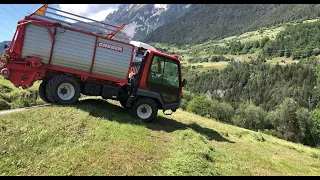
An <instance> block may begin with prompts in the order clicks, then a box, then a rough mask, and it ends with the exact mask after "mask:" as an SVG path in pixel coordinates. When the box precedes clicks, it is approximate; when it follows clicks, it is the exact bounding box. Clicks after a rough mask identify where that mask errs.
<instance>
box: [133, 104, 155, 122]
mask: <svg viewBox="0 0 320 180" xmlns="http://www.w3.org/2000/svg"><path fill="white" fill-rule="evenodd" d="M130 110H131V113H132V115H134V116H136V117H138V118H140V119H142V120H143V121H144V122H146V123H149V122H152V120H153V119H154V118H155V117H156V116H157V114H158V106H157V103H156V102H155V101H154V100H153V99H151V98H142V99H139V100H138V101H136V102H134V104H133V106H132V107H131V109H130Z"/></svg>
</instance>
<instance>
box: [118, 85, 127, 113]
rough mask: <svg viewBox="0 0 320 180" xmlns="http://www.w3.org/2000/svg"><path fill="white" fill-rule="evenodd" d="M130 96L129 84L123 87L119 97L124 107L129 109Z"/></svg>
mask: <svg viewBox="0 0 320 180" xmlns="http://www.w3.org/2000/svg"><path fill="white" fill-rule="evenodd" d="M128 98H129V95H128V93H127V85H124V86H122V87H121V89H120V92H119V97H118V100H119V102H120V104H121V106H122V107H123V108H126V109H129V108H128V107H127V106H126V104H127V101H128Z"/></svg>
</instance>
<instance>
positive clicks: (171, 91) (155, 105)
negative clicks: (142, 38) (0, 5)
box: [0, 4, 186, 122]
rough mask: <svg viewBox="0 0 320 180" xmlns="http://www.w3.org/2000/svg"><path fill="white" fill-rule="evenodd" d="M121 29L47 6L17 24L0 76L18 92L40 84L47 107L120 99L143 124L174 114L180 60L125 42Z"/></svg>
mask: <svg viewBox="0 0 320 180" xmlns="http://www.w3.org/2000/svg"><path fill="white" fill-rule="evenodd" d="M57 12H59V13H57ZM123 27H124V24H122V25H120V26H113V25H110V24H106V23H104V22H99V21H95V20H93V19H89V18H86V17H82V16H79V15H76V14H72V13H69V12H66V11H62V10H59V9H56V8H53V7H50V6H49V5H48V4H45V5H43V6H41V7H40V8H39V9H37V10H36V11H35V12H33V13H31V14H30V15H28V16H26V17H25V18H24V19H23V20H20V21H19V22H18V25H17V29H16V31H15V34H14V37H13V38H12V41H11V43H10V45H9V47H6V51H5V55H4V57H2V58H1V59H0V72H1V75H2V76H4V77H5V78H6V79H8V80H10V81H11V82H12V83H13V84H14V85H15V86H16V87H22V88H29V87H30V86H32V85H33V83H34V82H35V81H39V80H42V82H41V84H40V87H39V95H40V97H41V98H42V99H43V100H44V101H45V102H48V103H53V104H62V105H68V104H73V103H75V102H76V101H78V99H79V97H80V94H84V95H89V96H101V97H102V98H104V99H113V100H118V101H120V104H121V105H122V106H123V107H124V108H127V109H128V110H129V111H130V113H132V114H133V115H134V116H136V117H139V118H140V119H142V120H143V121H145V122H151V121H152V120H153V119H154V118H155V117H156V116H157V112H158V109H162V110H163V112H164V113H165V112H166V110H171V112H170V113H165V114H171V113H172V112H175V111H176V110H177V109H178V108H179V105H180V102H181V97H182V87H183V86H184V84H185V83H186V81H185V80H182V77H181V66H180V62H179V60H178V57H177V56H176V55H168V54H165V53H162V52H161V51H158V50H156V49H155V48H153V47H152V46H150V45H148V44H145V43H141V42H137V41H129V40H128V37H126V34H125V33H124V32H123V30H122V29H123ZM138 57H140V58H138Z"/></svg>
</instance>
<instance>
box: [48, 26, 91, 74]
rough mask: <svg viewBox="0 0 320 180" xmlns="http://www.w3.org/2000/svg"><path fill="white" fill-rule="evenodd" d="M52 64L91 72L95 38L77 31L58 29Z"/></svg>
mask: <svg viewBox="0 0 320 180" xmlns="http://www.w3.org/2000/svg"><path fill="white" fill-rule="evenodd" d="M57 32H58V33H57V34H56V41H55V45H54V49H53V54H52V60H51V64H52V65H55V66H60V67H64V68H70V69H74V70H79V71H83V72H89V71H90V66H91V62H92V55H93V51H94V44H95V37H94V36H91V35H87V34H83V33H79V32H76V31H70V30H65V29H63V28H57Z"/></svg>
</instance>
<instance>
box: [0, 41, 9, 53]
mask: <svg viewBox="0 0 320 180" xmlns="http://www.w3.org/2000/svg"><path fill="white" fill-rule="evenodd" d="M9 44H10V41H3V42H0V56H1V55H3V54H4V51H5V49H4V45H8V46H9Z"/></svg>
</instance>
